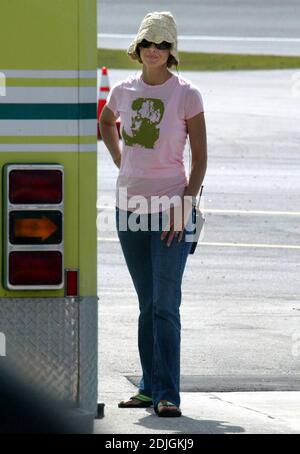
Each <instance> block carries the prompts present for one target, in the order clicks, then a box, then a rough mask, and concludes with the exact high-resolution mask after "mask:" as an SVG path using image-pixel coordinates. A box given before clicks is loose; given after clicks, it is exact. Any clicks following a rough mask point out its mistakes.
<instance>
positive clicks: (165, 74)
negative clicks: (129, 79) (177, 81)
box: [142, 65, 172, 85]
mask: <svg viewBox="0 0 300 454" xmlns="http://www.w3.org/2000/svg"><path fill="white" fill-rule="evenodd" d="M170 77H172V73H171V72H170V71H169V70H168V69H167V68H163V69H162V68H147V67H146V66H145V65H143V72H142V79H143V81H144V82H145V83H146V84H148V85H161V84H163V83H165V82H166V81H167V80H168V79H170Z"/></svg>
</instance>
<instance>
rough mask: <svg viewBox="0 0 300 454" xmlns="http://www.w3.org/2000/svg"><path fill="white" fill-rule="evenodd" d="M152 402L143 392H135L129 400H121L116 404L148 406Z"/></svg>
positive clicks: (130, 406)
mask: <svg viewBox="0 0 300 454" xmlns="http://www.w3.org/2000/svg"><path fill="white" fill-rule="evenodd" d="M152 404H153V402H152V399H151V397H148V396H145V395H144V394H141V393H139V394H135V395H134V396H131V397H130V399H129V400H127V401H124V400H123V401H122V402H120V403H119V404H118V407H119V408H148V407H150V406H151V405H152Z"/></svg>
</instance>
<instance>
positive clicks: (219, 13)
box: [98, 0, 300, 55]
mask: <svg viewBox="0 0 300 454" xmlns="http://www.w3.org/2000/svg"><path fill="white" fill-rule="evenodd" d="M150 11H171V12H172V13H173V15H174V17H175V19H176V21H177V26H178V34H179V40H178V44H179V50H184V51H194V52H220V53H241V54H268V55H300V32H299V17H300V3H299V1H298V0H286V1H284V2H282V1H280V0H267V1H264V2H262V1H260V0H243V1H240V0H201V1H198V0H186V1H184V2H183V1H180V0H149V1H147V2H140V1H137V0H128V1H126V2H125V1H123V0H116V1H114V2H111V1H109V0H98V47H102V48H117V49H126V48H127V47H128V45H129V43H130V42H131V40H132V36H134V35H135V34H136V32H137V30H138V27H139V24H140V22H141V20H142V19H143V17H144V16H145V15H146V14H147V13H148V12H150Z"/></svg>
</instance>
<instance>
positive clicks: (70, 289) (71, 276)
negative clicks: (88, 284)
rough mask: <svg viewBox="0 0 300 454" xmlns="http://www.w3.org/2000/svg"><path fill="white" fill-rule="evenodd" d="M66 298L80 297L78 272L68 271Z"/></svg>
mask: <svg viewBox="0 0 300 454" xmlns="http://www.w3.org/2000/svg"><path fill="white" fill-rule="evenodd" d="M65 276H66V278H65V280H66V296H78V270H68V269H67V270H66V274H65Z"/></svg>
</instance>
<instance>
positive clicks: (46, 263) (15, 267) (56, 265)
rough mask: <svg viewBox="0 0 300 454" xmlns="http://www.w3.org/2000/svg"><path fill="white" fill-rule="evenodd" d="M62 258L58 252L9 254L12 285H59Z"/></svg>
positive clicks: (19, 252) (18, 252)
mask: <svg viewBox="0 0 300 454" xmlns="http://www.w3.org/2000/svg"><path fill="white" fill-rule="evenodd" d="M61 275H62V256H61V253H60V252H58V251H24V252H23V251H17V252H11V253H10V254H9V281H10V283H11V284H12V285H30V286H31V285H59V284H60V283H61Z"/></svg>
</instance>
